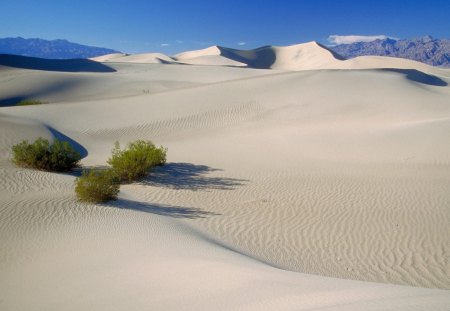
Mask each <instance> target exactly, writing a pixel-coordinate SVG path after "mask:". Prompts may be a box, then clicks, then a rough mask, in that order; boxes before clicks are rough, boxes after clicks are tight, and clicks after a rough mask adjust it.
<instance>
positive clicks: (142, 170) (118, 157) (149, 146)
mask: <svg viewBox="0 0 450 311" xmlns="http://www.w3.org/2000/svg"><path fill="white" fill-rule="evenodd" d="M166 154H167V149H166V148H164V147H162V146H161V147H159V148H158V147H156V146H155V145H154V144H153V143H152V142H151V141H144V140H137V141H135V142H132V143H129V144H128V145H127V148H126V149H124V150H121V149H120V145H119V143H118V142H116V144H115V147H114V149H113V150H112V157H111V158H110V159H109V160H108V164H109V165H111V166H112V169H113V170H114V171H115V172H116V174H117V175H118V176H119V178H120V180H121V181H124V182H132V181H135V180H139V179H141V178H143V177H144V176H145V175H146V174H147V173H148V171H149V170H150V169H151V168H152V167H154V166H158V165H164V164H165V163H166Z"/></svg>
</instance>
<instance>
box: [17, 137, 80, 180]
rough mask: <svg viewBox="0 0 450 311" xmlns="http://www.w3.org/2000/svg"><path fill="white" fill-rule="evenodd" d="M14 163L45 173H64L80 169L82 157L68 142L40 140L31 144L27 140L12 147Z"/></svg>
mask: <svg viewBox="0 0 450 311" xmlns="http://www.w3.org/2000/svg"><path fill="white" fill-rule="evenodd" d="M12 152H13V162H14V163H15V164H16V165H18V166H22V167H29V168H36V169H39V170H44V171H56V172H63V171H69V170H71V169H72V168H75V167H78V162H79V161H80V160H81V155H80V154H79V153H78V152H77V151H76V150H75V149H73V148H72V146H71V145H70V144H69V143H68V142H67V141H60V140H58V139H55V140H54V141H53V143H52V144H50V143H49V141H48V140H47V139H44V138H38V139H37V140H36V141H35V142H34V143H32V144H30V143H28V141H27V140H24V141H22V142H21V143H19V144H17V145H14V146H13V147H12Z"/></svg>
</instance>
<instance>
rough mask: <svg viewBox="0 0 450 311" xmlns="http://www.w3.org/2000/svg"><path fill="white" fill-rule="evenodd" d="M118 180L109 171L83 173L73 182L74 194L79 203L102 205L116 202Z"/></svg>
mask: <svg viewBox="0 0 450 311" xmlns="http://www.w3.org/2000/svg"><path fill="white" fill-rule="evenodd" d="M119 188H120V180H119V178H118V176H117V175H116V174H115V173H114V172H113V171H112V170H111V169H107V170H90V171H85V170H83V173H82V175H81V176H80V177H78V178H77V179H76V181H75V193H76V195H77V198H78V200H79V201H82V202H91V203H103V202H107V201H110V200H117V194H118V193H119Z"/></svg>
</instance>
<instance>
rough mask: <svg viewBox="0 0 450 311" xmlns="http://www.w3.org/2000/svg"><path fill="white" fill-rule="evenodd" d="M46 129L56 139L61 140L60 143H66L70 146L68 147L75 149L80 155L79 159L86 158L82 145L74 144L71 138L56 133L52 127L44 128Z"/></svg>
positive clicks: (86, 152)
mask: <svg viewBox="0 0 450 311" xmlns="http://www.w3.org/2000/svg"><path fill="white" fill-rule="evenodd" d="M46 127H47V129H48V130H49V131H50V133H52V135H53V136H54V137H55V138H56V139H58V140H61V141H67V142H68V143H69V144H70V146H72V148H73V149H75V150H76V151H78V152H79V153H80V155H81V158H85V157H87V156H88V151H87V149H86V148H84V147H83V146H82V145H80V144H79V143H78V142H76V141H75V140H73V139H72V138H70V137H68V136H66V135H64V134H63V133H61V132H59V131H57V130H56V129H54V128H53V127H50V126H46Z"/></svg>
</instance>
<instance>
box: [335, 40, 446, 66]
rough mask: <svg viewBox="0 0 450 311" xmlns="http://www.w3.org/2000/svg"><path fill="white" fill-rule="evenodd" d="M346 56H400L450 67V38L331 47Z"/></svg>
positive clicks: (378, 41)
mask: <svg viewBox="0 0 450 311" xmlns="http://www.w3.org/2000/svg"><path fill="white" fill-rule="evenodd" d="M330 48H331V49H332V50H333V51H335V52H336V53H338V54H340V55H342V56H343V57H345V58H353V57H357V56H363V55H377V56H390V57H400V58H407V59H412V60H416V61H419V62H422V63H426V64H429V65H432V66H442V67H450V40H449V39H435V38H433V37H431V36H424V37H420V38H413V39H402V40H396V39H392V38H386V39H379V40H375V41H371V42H355V43H352V44H341V45H337V46H333V47H330Z"/></svg>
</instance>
